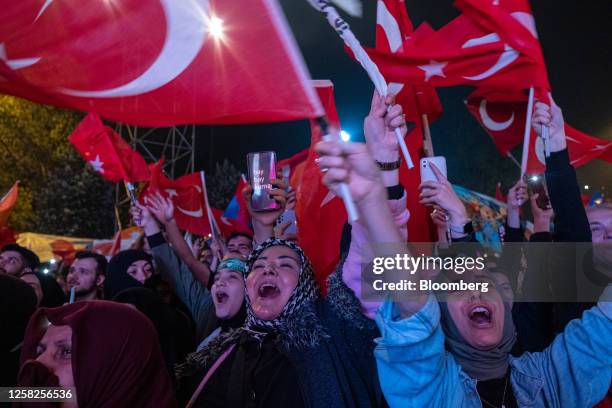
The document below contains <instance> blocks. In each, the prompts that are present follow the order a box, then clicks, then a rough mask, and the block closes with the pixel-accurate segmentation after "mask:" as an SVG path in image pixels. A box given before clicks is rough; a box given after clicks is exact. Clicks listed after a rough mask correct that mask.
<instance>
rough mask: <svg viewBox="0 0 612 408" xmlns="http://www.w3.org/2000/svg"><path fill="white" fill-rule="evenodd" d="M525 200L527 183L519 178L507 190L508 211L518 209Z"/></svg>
mask: <svg viewBox="0 0 612 408" xmlns="http://www.w3.org/2000/svg"><path fill="white" fill-rule="evenodd" d="M526 201H527V184H526V183H525V182H524V181H523V180H519V181H517V182H516V184H514V185H513V186H512V188H510V190H508V197H506V202H507V206H508V212H510V211H511V210H516V211H518V209H519V208H521V207H522V206H523V204H525V202H526Z"/></svg>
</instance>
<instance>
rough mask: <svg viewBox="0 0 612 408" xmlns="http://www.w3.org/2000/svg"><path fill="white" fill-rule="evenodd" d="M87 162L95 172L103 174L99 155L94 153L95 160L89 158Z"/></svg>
mask: <svg viewBox="0 0 612 408" xmlns="http://www.w3.org/2000/svg"><path fill="white" fill-rule="evenodd" d="M89 164H91V167H92V168H93V170H94V171H95V172H97V173H100V174H104V167H103V166H104V162H103V161H100V155H99V154H98V155H96V160H90V161H89Z"/></svg>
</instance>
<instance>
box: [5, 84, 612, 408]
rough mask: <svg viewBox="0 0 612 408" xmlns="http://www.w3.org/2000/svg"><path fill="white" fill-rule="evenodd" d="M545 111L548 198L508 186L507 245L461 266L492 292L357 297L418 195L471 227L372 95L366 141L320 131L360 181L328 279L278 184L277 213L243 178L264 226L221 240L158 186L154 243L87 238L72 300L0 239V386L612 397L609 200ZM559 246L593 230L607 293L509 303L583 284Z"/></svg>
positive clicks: (225, 401)
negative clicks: (412, 163)
mask: <svg viewBox="0 0 612 408" xmlns="http://www.w3.org/2000/svg"><path fill="white" fill-rule="evenodd" d="M543 125H546V126H549V128H550V138H549V147H550V150H551V154H550V156H549V157H547V159H546V173H545V179H546V183H547V188H548V195H549V197H550V208H541V206H539V205H538V202H537V201H538V194H532V195H531V196H530V195H529V192H528V189H527V185H526V184H525V182H524V181H523V180H519V181H517V182H516V184H515V185H514V186H513V187H512V188H511V189H510V190H509V192H508V198H507V222H506V227H505V231H506V232H505V237H504V246H507V247H508V248H509V249H508V251H507V253H506V251H504V253H503V254H502V256H501V258H500V259H498V260H497V261H495V262H488V263H487V267H486V268H485V269H484V270H475V269H473V270H468V271H467V272H465V273H463V274H462V275H461V277H462V279H464V280H466V279H467V280H470V281H472V282H486V283H488V284H489V287H490V290H488V291H486V292H484V291H472V290H469V291H457V292H449V293H433V292H419V293H416V294H415V295H414V296H412V297H411V298H409V299H402V298H398V297H394V296H391V295H389V296H387V297H385V298H384V299H374V298H372V297H371V296H369V294H368V293H364V292H365V288H366V287H367V282H364V276H365V275H364V274H362V270H363V269H364V267H367V265H369V263H370V261H371V260H372V259H373V257H375V256H392V255H394V254H398V253H399V254H410V249H409V243H410V236H408V234H407V223H408V220H409V218H410V214H409V212H408V210H407V209H406V202H407V200H419V201H420V202H421V203H423V204H424V205H426V206H428V207H431V208H432V209H433V212H432V218H433V222H434V223H435V225H437V226H438V231H439V241H440V242H441V243H443V244H444V247H445V248H447V249H448V248H449V247H450V248H451V249H452V247H453V245H455V243H457V244H460V243H474V242H475V238H474V232H473V229H472V228H469V225H470V223H471V221H470V219H469V217H468V215H467V211H466V208H465V206H464V204H463V203H462V202H461V200H460V199H459V198H458V197H457V195H456V194H455V193H454V191H453V188H452V185H451V184H450V182H449V181H448V180H447V178H446V177H445V175H444V174H443V173H442V172H441V171H440V170H439V169H437V168H436V167H435V166H433V171H434V172H435V174H436V178H437V181H426V182H424V183H423V184H422V185H421V186H420V189H419V191H406V190H405V189H404V187H403V186H401V185H400V182H399V170H398V167H397V166H393V165H392V164H393V163H396V162H397V161H398V159H399V157H400V153H399V152H400V149H399V146H398V144H397V139H396V136H395V131H396V129H400V130H401V131H402V132H404V133H405V132H406V122H405V116H404V115H403V113H402V108H401V106H400V105H397V104H395V102H394V100H393V98H382V97H380V96H378V95H377V94H376V93H375V94H374V96H373V103H372V110H371V111H370V113H369V115H368V116H367V117H366V119H365V125H364V133H365V139H366V143H350V142H341V141H322V142H319V143H318V144H317V146H316V150H317V153H318V154H319V158H318V159H317V160H316V161H317V164H318V165H319V167H320V170H321V177H322V178H323V181H324V183H325V184H326V185H327V186H328V188H329V189H330V190H331V191H333V192H335V193H337V194H338V195H341V192H340V189H341V188H344V187H341V186H347V187H348V190H349V191H350V193H351V195H352V199H353V200H354V203H355V204H356V206H357V209H358V212H359V220H358V221H357V222H354V223H352V225H351V226H350V227H351V228H345V230H344V233H345V236H344V237H343V240H342V247H341V245H340V242H339V243H338V251H339V253H341V255H342V256H341V261H340V263H339V265H338V266H337V268H336V270H335V271H334V272H333V273H332V274H331V275H330V276H329V278H328V280H327V287H326V288H320V287H319V286H318V284H317V282H316V280H315V271H314V270H313V267H312V264H311V262H310V261H309V259H308V257H307V256H306V255H305V253H304V251H303V250H302V249H301V248H300V246H299V245H298V243H297V242H298V240H297V237H296V235H294V234H291V235H289V234H285V233H284V231H283V229H282V228H281V229H279V228H275V225H276V221H277V219H278V218H279V217H281V216H282V214H283V213H284V212H285V211H286V210H287V209H288V208H293V206H295V200H296V197H295V193H294V192H291V190H290V188H289V187H288V186H287V185H286V184H285V183H284V181H283V180H281V179H279V180H274V181H273V185H274V188H273V189H272V190H271V191H270V196H271V198H273V199H274V200H276V201H277V202H278V204H279V209H277V210H272V211H265V212H261V211H254V210H253V209H252V208H251V207H250V201H251V200H250V198H251V194H252V193H253V190H252V188H251V187H247V188H246V189H245V190H244V192H243V194H244V197H245V202H246V203H247V206H248V209H249V213H250V215H251V219H252V226H253V235H250V234H248V233H245V232H235V233H233V234H232V235H231V236H229V237H228V238H227V239H226V240H225V242H223V241H220V240H216V239H215V240H211V241H205V240H203V239H199V240H196V241H195V243H194V245H189V244H188V243H187V242H186V241H185V238H184V234H183V232H182V231H180V229H179V227H178V226H177V224H176V222H175V219H174V206H173V204H172V201H171V200H170V199H168V198H165V197H163V196H161V195H153V196H150V197H148V199H147V200H145V202H137V203H135V204H134V205H133V207H132V209H131V215H132V219H133V222H134V224H135V225H137V226H139V227H141V228H142V230H143V232H144V235H145V237H146V238H145V241H146V245H143V248H142V249H130V250H125V251H121V252H119V253H117V254H116V255H114V256H113V257H112V259H110V261H107V259H106V258H105V257H104V256H101V255H99V254H96V253H92V252H79V253H77V255H76V259H75V260H74V261H73V262H72V264H71V265H70V266H69V268H68V269H67V270H66V275H65V283H66V287H67V288H73V292H74V299H73V302H72V303H69V292H66V291H65V290H64V289H63V288H62V287H61V286H60V285H59V284H58V282H56V280H55V278H53V277H52V276H51V275H48V274H43V273H41V272H40V270H39V264H40V262H39V260H38V257H37V256H36V255H35V254H34V253H33V252H31V251H30V250H28V249H26V248H23V247H21V246H19V245H17V244H11V245H8V246H5V247H4V248H2V249H1V251H0V304H1V305H0V314H1V317H0V327H2V330H1V335H0V338H1V339H2V340H1V341H2V348H1V349H0V353H1V364H0V378H1V381H0V385H2V386H5V387H9V386H10V387H16V386H19V387H49V386H61V387H72V388H73V389H74V390H75V394H76V398H74V399H73V400H71V401H68V402H66V403H64V405H65V406H79V407H98V406H99V407H103V406H104V407H106V406H112V407H124V406H125V407H128V406H131V407H175V406H187V407H224V408H225V407H231V408H234V407H293V408H298V407H321V408H323V407H326V408H327V407H385V406H391V407H434V406H435V407H481V406H482V407H499V408H501V407H506V408H511V407H592V406H596V405H598V404H600V405H599V406H601V407H610V406H612V394H611V391H610V383H611V378H612V347H611V345H612V287H611V286H609V282H610V277H611V276H612V272H611V271H612V256H611V255H610V253H611V252H612V251H610V245H612V204H611V203H610V202H604V203H602V204H601V205H599V206H596V207H593V208H588V209H585V207H584V206H583V204H582V201H581V196H580V189H579V187H578V183H577V179H576V174H575V171H574V169H573V167H572V166H571V164H570V161H569V157H568V153H567V146H566V140H565V134H564V131H563V128H564V121H563V116H562V112H561V110H560V109H559V108H558V107H557V106H556V105H555V104H554V102H552V103H551V106H548V105H546V104H544V103H539V102H538V103H536V105H535V109H534V115H533V127H534V129H535V131H536V132H537V133H540V132H541V129H542V126H543ZM526 203H530V206H531V211H530V212H531V214H532V216H533V225H534V231H533V233H532V234H531V236H530V238H529V243H528V244H527V245H525V246H524V248H527V250H526V253H525V254H523V255H522V256H521V255H520V254H516V253H513V251H512V250H511V248H513V247H511V243H514V242H521V241H524V240H525V238H524V237H525V234H524V231H523V230H522V225H523V222H522V221H524V220H522V218H523V217H524V214H525V213H526V212H527V211H522V210H521V209H522V208H523V207H526ZM553 219H554V223H553V222H551V221H552V220H553ZM298 234H299V225H298ZM551 242H552V243H559V244H563V243H592V245H593V248H592V250H591V252H589V256H588V257H587V258H585V259H584V260H580V262H582V261H584V262H585V263H586V265H587V266H586V267H585V268H588V269H589V270H591V271H593V274H594V276H596V277H597V279H598V282H599V286H600V287H601V288H602V298H601V301H599V302H597V301H595V300H594V301H592V302H590V303H588V302H585V301H574V302H569V301H557V302H555V301H541V302H536V301H533V299H534V298H535V296H534V297H531V298H529V297H528V298H529V299H530V300H531V301H528V302H517V301H516V295H517V294H518V293H521V294H523V295H525V293H527V292H529V291H532V292H534V293H544V292H546V293H552V294H555V295H557V294H558V293H562V294H563V295H564V296H565V297H563V298H561V297H559V299H564V300H566V299H568V297H567V296H571V295H572V293H569V294H568V293H567V292H568V291H569V292H571V291H572V290H575V288H573V287H572V285H573V283H572V282H575V279H574V277H572V276H571V275H568V274H572V273H574V274H575V273H577V272H576V268H575V267H574V266H575V265H576V262H578V261H577V260H576V259H572V256H574V258H575V257H576V256H577V255H575V254H569V253H566V254H564V255H566V256H567V257H568V258H563V257H561V258H560V259H556V258H557V257H556V256H555V259H552V260H551V259H542V256H541V254H538V253H537V251H538V249H537V248H539V247H538V246H536V245H535V243H551ZM371 243H393V245H392V246H390V247H389V248H392V249H385V248H386V247H384V246H381V248H378V247H377V246H370V245H369V244H371ZM531 244H534V245H533V248H534V250H533V251H531V250H530V248H532V247H531V246H530V245H531ZM474 245H477V244H475V243H474ZM377 248H378V249H377ZM377 251H378V252H377ZM385 251H387V252H385ZM483 251H484V250H483ZM521 258H522V259H523V262H521ZM560 263H565V264H566V266H567V265H570V266H571V267H570V268H567V267H565V268H562V267H559V268H557V266H558V265H559V264H560ZM523 264H525V265H523ZM544 264H546V265H547V267H544ZM551 264H552V265H551ZM398 273H399V272H398ZM418 273H421V272H417V274H418ZM422 273H423V275H425V272H424V271H423V272H422ZM429 278H432V276H430V275H429ZM433 278H434V279H440V280H444V279H447V280H448V279H452V277H449V275H448V274H446V275H445V276H442V274H440V276H438V277H435V276H433ZM322 289H324V290H322ZM43 404H44V403H40V404H39V405H43Z"/></svg>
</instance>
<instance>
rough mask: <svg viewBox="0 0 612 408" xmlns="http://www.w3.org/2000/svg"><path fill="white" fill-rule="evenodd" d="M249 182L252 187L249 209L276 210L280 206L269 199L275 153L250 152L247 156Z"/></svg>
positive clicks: (274, 169) (274, 165)
mask: <svg viewBox="0 0 612 408" xmlns="http://www.w3.org/2000/svg"><path fill="white" fill-rule="evenodd" d="M247 167H248V169H249V182H250V183H251V187H253V197H252V198H251V207H252V208H253V210H254V211H270V210H278V209H279V208H280V205H279V204H278V203H277V202H276V200H274V199H273V198H270V190H272V189H273V188H274V187H273V186H272V183H271V180H272V179H275V178H276V153H274V152H272V151H268V152H252V153H249V154H247Z"/></svg>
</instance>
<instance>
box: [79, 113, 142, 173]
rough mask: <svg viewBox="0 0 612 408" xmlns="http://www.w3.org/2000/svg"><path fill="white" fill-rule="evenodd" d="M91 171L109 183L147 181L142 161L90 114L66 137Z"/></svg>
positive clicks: (120, 139)
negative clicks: (89, 166)
mask: <svg viewBox="0 0 612 408" xmlns="http://www.w3.org/2000/svg"><path fill="white" fill-rule="evenodd" d="M68 140H70V143H72V144H73V145H74V147H75V148H76V149H77V150H78V152H79V153H80V154H81V156H83V158H84V159H85V161H87V162H88V163H89V164H90V165H91V167H92V168H93V170H94V171H96V172H97V173H99V174H100V175H101V176H102V177H104V178H105V179H107V180H109V181H113V182H118V181H121V180H124V181H128V182H136V181H145V180H148V179H149V168H148V167H147V163H146V162H145V160H144V158H143V157H142V156H141V155H140V154H139V153H138V152H136V151H135V150H133V149H132V148H131V147H130V145H128V144H127V143H126V142H125V141H124V140H123V139H122V138H121V136H119V135H118V134H117V133H116V132H115V131H114V130H113V129H111V128H110V127H108V126H105V125H104V123H102V120H100V117H99V116H98V115H96V114H93V113H90V114H88V115H87V116H86V117H85V119H83V121H82V122H81V123H79V125H78V126H77V128H76V129H75V130H74V132H72V134H71V135H70V137H69V138H68Z"/></svg>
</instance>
